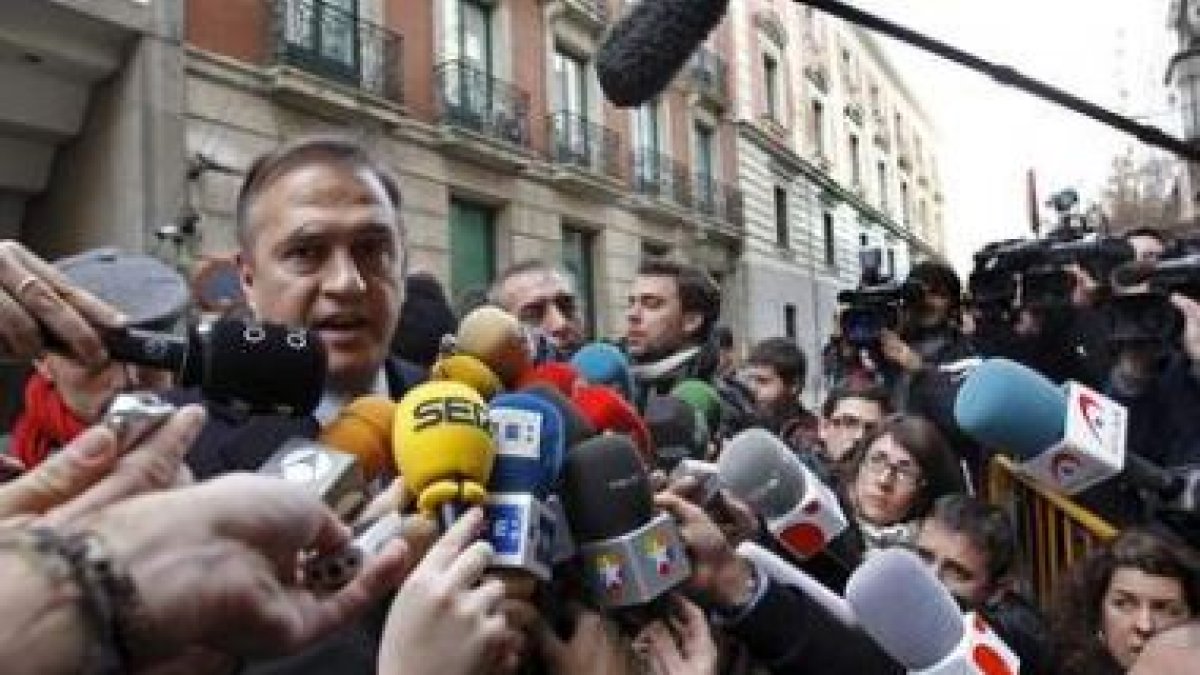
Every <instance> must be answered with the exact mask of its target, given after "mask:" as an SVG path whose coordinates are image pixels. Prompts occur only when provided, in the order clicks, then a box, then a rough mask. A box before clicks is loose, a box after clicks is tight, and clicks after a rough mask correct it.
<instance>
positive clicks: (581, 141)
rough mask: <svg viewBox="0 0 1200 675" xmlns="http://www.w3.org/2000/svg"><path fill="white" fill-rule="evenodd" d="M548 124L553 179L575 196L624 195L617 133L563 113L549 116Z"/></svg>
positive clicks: (619, 143)
mask: <svg viewBox="0 0 1200 675" xmlns="http://www.w3.org/2000/svg"><path fill="white" fill-rule="evenodd" d="M547 123H548V126H549V129H550V160H551V161H553V162H554V163H555V164H557V165H558V167H556V169H557V170H556V176H555V177H556V179H558V180H559V181H560V182H562V183H563V184H564V185H565V186H566V187H568V188H572V189H575V190H576V191H577V192H585V193H599V194H601V195H606V196H611V195H614V194H619V193H620V192H623V191H624V190H623V185H622V183H621V155H620V152H621V139H620V137H619V136H618V135H617V132H615V131H613V130H612V129H609V128H608V127H604V126H601V125H599V124H595V123H593V122H589V121H588V120H587V118H585V117H583V116H581V115H576V114H575V113H571V112H566V111H563V112H557V113H554V114H553V115H550V117H549V118H548V122H547Z"/></svg>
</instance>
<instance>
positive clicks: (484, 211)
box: [450, 200, 496, 300]
mask: <svg viewBox="0 0 1200 675" xmlns="http://www.w3.org/2000/svg"><path fill="white" fill-rule="evenodd" d="M492 221H493V217H492V210H491V209H489V208H487V207H486V206H480V205H478V204H471V203H469V202H462V201H458V200H454V201H451V202H450V292H451V294H452V296H453V297H454V299H455V300H458V299H459V298H460V297H461V296H462V294H463V292H465V291H470V290H476V289H486V288H487V287H488V285H490V284H491V282H492V279H493V277H494V276H495V274H496V253H495V252H496V236H495V231H494V229H493V223H492Z"/></svg>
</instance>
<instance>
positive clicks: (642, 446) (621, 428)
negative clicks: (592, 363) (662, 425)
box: [571, 384, 655, 467]
mask: <svg viewBox="0 0 1200 675" xmlns="http://www.w3.org/2000/svg"><path fill="white" fill-rule="evenodd" d="M571 401H572V402H573V403H574V404H575V406H576V407H577V408H579V410H580V412H582V413H583V416H584V417H586V418H587V420H588V421H589V422H591V424H592V426H593V427H595V429H596V431H597V432H599V433H604V432H606V431H612V432H616V433H619V434H625V435H627V436H629V437H630V438H631V439H632V440H633V443H634V445H636V446H637V450H638V454H639V455H640V456H641V458H642V461H643V462H644V463H645V464H646V466H647V467H652V466H654V465H655V454H654V443H653V442H652V441H651V440H650V430H649V429H647V428H646V423H645V421H643V420H642V418H641V416H640V415H638V413H637V411H636V410H634V408H633V406H631V405H630V404H629V403H628V402H627V401H626V400H625V399H623V398H621V396H620V395H619V394H617V393H616V392H615V391H613V390H612V389H609V388H608V387H605V386H601V385H591V384H585V385H580V386H578V387H576V389H575V393H574V394H573V395H572V396H571Z"/></svg>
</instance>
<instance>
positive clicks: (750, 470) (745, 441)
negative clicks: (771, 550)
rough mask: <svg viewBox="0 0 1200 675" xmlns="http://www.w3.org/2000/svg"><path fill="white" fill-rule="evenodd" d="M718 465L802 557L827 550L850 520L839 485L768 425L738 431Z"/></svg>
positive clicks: (733, 486) (726, 481)
mask: <svg viewBox="0 0 1200 675" xmlns="http://www.w3.org/2000/svg"><path fill="white" fill-rule="evenodd" d="M717 469H718V470H719V471H720V473H721V483H722V484H723V485H724V486H725V487H726V488H728V489H729V491H730V492H732V493H733V494H734V495H735V496H737V497H738V498H739V499H741V500H742V501H745V502H746V503H747V504H749V505H750V506H751V507H752V508H753V509H754V510H755V511H756V512H758V513H760V514H761V515H762V516H763V517H764V518H766V520H767V527H768V529H770V530H771V534H773V535H775V538H776V539H778V540H779V542H780V543H781V544H783V546H784V547H786V548H787V549H788V550H789V551H791V552H792V553H794V554H795V555H797V556H799V557H800V558H810V557H812V556H814V555H816V554H817V553H820V552H821V551H823V550H825V547H826V546H828V545H829V542H831V541H833V540H834V539H836V538H837V537H838V536H840V535H841V534H842V532H844V531H845V530H846V528H847V526H848V525H849V522H848V521H847V519H846V516H845V514H844V513H842V508H841V505H840V504H838V500H837V497H836V496H835V495H834V493H833V491H832V490H830V489H829V487H828V486H826V485H825V484H824V483H822V482H821V480H820V479H819V478H817V477H816V476H815V475H813V473H812V472H811V471H809V470H808V468H807V467H805V466H804V464H802V463H801V462H800V460H799V459H797V458H796V456H795V455H794V454H793V453H792V451H791V450H790V449H789V448H788V447H787V445H785V444H784V442H783V441H781V440H779V438H777V437H776V436H775V435H774V434H771V433H770V432H768V431H766V430H764V429H757V428H756V429H747V430H745V431H743V432H741V433H739V434H738V435H736V436H734V437H733V438H732V439H731V440H730V441H729V443H728V444H727V445H726V446H725V451H724V452H722V453H721V456H720V458H718V459H717Z"/></svg>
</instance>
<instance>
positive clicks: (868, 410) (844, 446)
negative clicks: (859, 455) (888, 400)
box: [819, 397, 883, 462]
mask: <svg viewBox="0 0 1200 675" xmlns="http://www.w3.org/2000/svg"><path fill="white" fill-rule="evenodd" d="M882 421H883V409H882V408H880V407H879V404H878V403H876V402H875V401H871V400H869V399H865V398H854V397H850V398H843V399H841V400H840V401H838V402H837V405H835V406H834V407H833V414H831V415H830V416H829V417H826V418H822V419H821V426H820V429H819V433H820V435H821V441H822V444H823V446H824V451H825V455H826V457H828V458H829V459H830V460H832V461H834V462H840V461H842V460H843V459H845V458H846V456H847V455H848V454H850V451H851V450H853V449H854V444H855V443H857V442H859V441H860V440H862V439H863V438H864V437H865V436H866V435H867V434H869V433H870V432H871V431H872V430H873V429H874V428H875V427H878V426H879V423H880V422H882Z"/></svg>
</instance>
